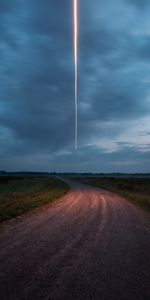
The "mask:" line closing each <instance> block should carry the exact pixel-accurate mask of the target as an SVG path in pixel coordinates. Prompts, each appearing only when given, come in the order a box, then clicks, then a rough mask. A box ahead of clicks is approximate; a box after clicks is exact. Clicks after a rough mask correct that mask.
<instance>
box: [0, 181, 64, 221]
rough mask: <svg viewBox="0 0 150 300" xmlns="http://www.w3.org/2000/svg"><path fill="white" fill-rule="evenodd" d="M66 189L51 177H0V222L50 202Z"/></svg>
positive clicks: (61, 194) (61, 183)
mask: <svg viewBox="0 0 150 300" xmlns="http://www.w3.org/2000/svg"><path fill="white" fill-rule="evenodd" d="M68 190H69V188H68V186H67V185H66V184H65V183H63V182H62V181H60V180H59V179H56V178H51V177H13V176H12V177H0V222H2V221H4V220H8V219H11V218H13V217H16V216H19V215H21V214H23V213H25V212H27V211H29V210H31V209H33V208H35V207H38V206H40V205H43V204H48V203H51V202H53V201H54V200H56V199H57V198H60V197H61V196H63V195H64V194H65V193H66V192H67V191H68Z"/></svg>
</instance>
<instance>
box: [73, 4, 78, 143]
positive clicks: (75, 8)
mask: <svg viewBox="0 0 150 300" xmlns="http://www.w3.org/2000/svg"><path fill="white" fill-rule="evenodd" d="M73 1H74V66H75V74H74V75H75V149H77V148H78V0H73Z"/></svg>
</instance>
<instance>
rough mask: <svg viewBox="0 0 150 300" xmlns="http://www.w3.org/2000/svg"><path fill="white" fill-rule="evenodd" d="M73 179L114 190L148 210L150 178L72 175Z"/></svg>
mask: <svg viewBox="0 0 150 300" xmlns="http://www.w3.org/2000/svg"><path fill="white" fill-rule="evenodd" d="M74 179H76V180H78V181H80V182H82V183H86V184H90V185H93V186H96V187H99V188H104V189H106V190H109V191H111V192H114V193H116V194H118V195H120V196H123V197H125V198H126V199H128V200H130V201H132V203H135V204H138V205H140V206H141V207H142V208H144V209H145V210H147V211H150V178H132V177H131V178H119V177H118V178H117V177H116V178H115V177H101V178H99V177H93V176H92V177H86V176H85V177H76V178H75V177H74Z"/></svg>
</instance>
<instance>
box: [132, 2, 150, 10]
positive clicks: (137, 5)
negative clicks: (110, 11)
mask: <svg viewBox="0 0 150 300" xmlns="http://www.w3.org/2000/svg"><path fill="white" fill-rule="evenodd" d="M127 1H128V3H130V4H133V5H135V7H137V8H140V9H141V8H145V7H146V6H147V5H149V0H127Z"/></svg>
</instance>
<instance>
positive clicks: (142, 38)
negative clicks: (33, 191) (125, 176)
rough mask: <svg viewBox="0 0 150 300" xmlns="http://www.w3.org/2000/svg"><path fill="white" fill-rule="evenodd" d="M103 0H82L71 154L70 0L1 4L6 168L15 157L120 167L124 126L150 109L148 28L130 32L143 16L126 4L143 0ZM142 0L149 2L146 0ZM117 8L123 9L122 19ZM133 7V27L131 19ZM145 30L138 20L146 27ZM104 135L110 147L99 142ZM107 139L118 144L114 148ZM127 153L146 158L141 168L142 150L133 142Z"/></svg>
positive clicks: (21, 162) (30, 165) (31, 162)
mask: <svg viewBox="0 0 150 300" xmlns="http://www.w3.org/2000/svg"><path fill="white" fill-rule="evenodd" d="M106 2H107V1H106ZM106 2H105V1H102V2H101V4H100V3H99V1H97V0H96V1H95V3H94V2H92V3H91V1H82V3H81V4H80V24H79V28H80V37H79V99H80V104H79V141H80V145H81V146H82V147H81V148H82V150H81V151H80V150H79V151H78V153H76V154H75V153H74V151H73V143H74V85H73V80H74V74H73V71H74V70H73V38H72V32H73V28H72V25H73V24H72V13H73V11H72V2H71V1H70V0H63V1H60V0H57V1H56V0H52V1H48V0H46V1H45V2H44V5H43V3H42V2H41V0H30V1H29V0H27V1H23V0H21V1H17V0H16V1H1V2H0V16H1V18H2V22H1V25H0V36H1V39H0V40H1V46H0V58H1V71H0V78H1V94H0V139H1V145H2V146H1V149H0V153H1V158H2V159H3V162H4V164H6V160H7V164H6V168H8V169H9V168H10V169H14V168H15V164H17V157H18V167H17V168H18V169H19V168H25V169H36V170H38V168H39V169H42V162H41V163H40V160H41V161H43V170H44V169H47V168H49V167H47V166H48V165H49V164H50V165H51V167H52V168H53V169H55V168H56V169H59V168H60V169H61V168H62V169H64V170H71V168H72V166H73V167H74V168H78V171H79V170H80V167H81V168H82V167H84V168H85V170H86V171H88V168H89V169H90V170H93V171H94V170H97V171H98V169H97V167H96V166H97V165H98V164H97V161H98V160H99V161H100V160H101V159H102V160H103V161H104V165H105V162H106V161H107V162H108V163H109V165H108V163H107V166H106V169H107V170H108V169H109V166H110V169H111V168H112V169H113V170H118V168H121V166H120V163H121V161H122V162H123V166H124V164H125V161H126V159H128V158H129V156H130V155H131V147H128V141H127V142H125V144H124V143H123V142H122V141H121V140H120V139H121V138H122V137H121V135H122V134H123V133H124V132H126V131H129V132H130V128H131V127H132V126H134V122H137V123H138V121H139V124H141V126H146V125H142V122H144V121H143V119H144V117H145V118H147V117H148V116H149V114H150V106H149V71H150V66H149V53H150V52H149V47H150V40H149V34H148V33H147V31H146V32H140V33H138V34H137V32H135V31H136V30H137V26H136V24H138V22H139V19H138V18H140V21H141V19H142V18H143V20H145V19H146V16H145V15H144V14H145V12H143V15H142V12H138V13H137V15H136V10H134V13H133V10H132V9H131V7H132V6H130V5H129V2H130V4H134V5H135V6H137V7H139V6H140V1H131V0H130V1H124V0H122V1H120V2H118V1H117V2H116V6H115V4H113V5H112V4H111V5H109V10H107V9H106V6H107V5H106V4H107V3H106ZM142 3H145V6H146V1H143V2H142ZM96 5H97V9H96ZM100 5H101V6H100ZM105 5H106V6H105ZM118 7H119V9H122V10H124V12H126V11H127V14H125V13H124V15H123V16H122V18H120V14H119V12H118V11H117V9H118ZM143 7H144V6H143ZM108 12H109V13H108ZM98 13H100V15H98V17H97V14H98ZM131 13H133V18H134V20H135V21H134V22H135V27H134V28H132V27H131V26H130V25H129V24H128V23H129V21H128V15H130V14H131ZM146 13H147V12H146ZM107 14H108V15H107ZM126 15H127V16H126ZM125 17H126V22H125V21H124V19H125ZM122 20H123V21H122ZM122 22H124V23H123V24H122ZM124 24H125V25H124ZM144 28H145V23H144V21H143V31H144V30H145V29H144ZM132 129H133V128H132ZM137 130H138V131H140V130H143V129H141V128H139V129H137ZM146 130H147V129H146ZM132 134H133V133H132ZM103 139H106V140H107V141H106V142H107V143H108V146H107V147H106V146H105V145H104V146H103V145H100V146H99V147H98V146H96V143H99V141H101V140H103ZM118 139H119V140H118ZM112 140H113V141H114V144H113V143H112ZM86 144H87V145H88V146H87V147H85V148H84V145H86ZM109 144H110V145H114V149H116V150H113V151H112V153H110V152H111V146H109ZM89 145H90V146H89ZM129 145H130V142H129ZM115 147H116V148H115ZM117 147H120V149H119V150H118V149H117ZM106 148H107V149H106ZM67 151H68V152H67ZM108 152H109V154H108ZM132 153H133V158H132V159H133V162H132V165H133V166H134V165H135V164H136V166H137V167H138V160H140V168H141V169H142V162H143V170H144V168H146V167H145V166H146V163H145V161H146V159H147V160H148V158H149V157H148V154H146V153H143V152H141V150H140V149H139V148H138V145H137V148H136V147H135V146H134V148H132ZM134 153H135V155H134ZM138 155H139V156H138ZM140 155H141V156H140ZM136 156H137V158H136ZM83 157H84V159H83ZM93 157H96V159H97V160H96V161H95V160H94V159H93ZM4 158H5V159H4ZM134 158H135V160H134ZM12 160H14V162H13V163H12ZM37 162H38V163H37ZM129 162H130V160H129ZM36 163H37V166H36ZM92 163H93V167H92ZM83 165H84V166H83ZM104 165H103V168H104ZM2 166H3V168H5V166H4V165H2ZM124 167H125V166H124ZM128 167H129V166H128V164H127V165H126V168H128ZM92 168H93V169H92ZM135 169H136V167H135ZM141 169H140V170H141Z"/></svg>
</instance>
